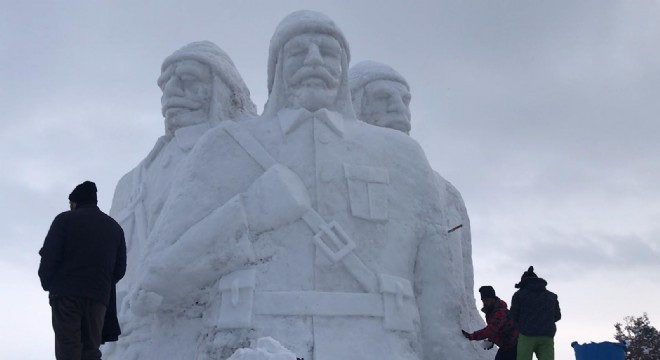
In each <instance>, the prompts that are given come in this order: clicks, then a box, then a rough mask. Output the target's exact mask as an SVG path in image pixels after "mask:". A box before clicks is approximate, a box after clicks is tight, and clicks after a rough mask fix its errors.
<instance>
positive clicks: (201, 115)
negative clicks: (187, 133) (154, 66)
mask: <svg viewBox="0 0 660 360" xmlns="http://www.w3.org/2000/svg"><path fill="white" fill-rule="evenodd" d="M159 84H160V86H161V89H162V90H163V96H162V97H161V100H160V102H161V106H162V112H163V116H165V124H166V126H167V129H168V130H170V131H174V130H176V129H178V128H181V127H184V126H190V125H196V124H199V123H202V122H205V121H208V114H209V107H210V102H211V92H212V84H213V75H212V73H211V70H210V69H209V67H208V66H207V65H205V64H202V63H200V62H199V61H196V60H182V61H179V62H176V63H174V64H172V65H170V66H169V67H168V68H167V69H166V70H165V71H164V72H163V74H162V75H161V81H159Z"/></svg>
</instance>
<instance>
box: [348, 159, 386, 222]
mask: <svg viewBox="0 0 660 360" xmlns="http://www.w3.org/2000/svg"><path fill="white" fill-rule="evenodd" d="M344 172H345V174H346V180H347V181H348V195H349V199H350V202H351V213H352V214H353V216H356V217H359V218H362V219H366V220H371V221H387V219H388V194H387V193H388V188H389V183H390V175H389V172H388V170H387V169H384V168H378V167H373V166H363V165H348V164H344Z"/></svg>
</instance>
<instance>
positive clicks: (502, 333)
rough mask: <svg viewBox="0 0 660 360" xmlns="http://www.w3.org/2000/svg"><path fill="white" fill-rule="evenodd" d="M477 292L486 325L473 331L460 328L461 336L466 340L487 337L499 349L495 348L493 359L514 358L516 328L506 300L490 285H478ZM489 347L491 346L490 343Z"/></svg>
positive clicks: (514, 359) (506, 359)
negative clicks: (469, 331) (498, 295)
mask: <svg viewBox="0 0 660 360" xmlns="http://www.w3.org/2000/svg"><path fill="white" fill-rule="evenodd" d="M479 293H480V294H481V301H482V302H483V304H484V307H483V308H482V309H481V311H483V312H484V314H486V324H487V325H486V327H485V328H483V329H481V330H477V331H475V332H473V333H468V332H467V331H465V330H461V331H462V332H463V336H465V337H466V338H467V339H468V340H484V339H487V340H489V341H490V342H492V343H494V344H495V345H497V346H498V347H499V350H497V355H496V356H495V360H516V353H517V351H516V349H517V345H518V329H516V325H515V323H514V322H513V319H512V318H511V316H509V310H508V309H507V307H506V302H504V301H503V300H501V299H500V298H498V297H497V296H496V295H495V289H493V287H492V286H482V287H480V288H479ZM490 348H492V345H491V347H490ZM490 348H489V349H490Z"/></svg>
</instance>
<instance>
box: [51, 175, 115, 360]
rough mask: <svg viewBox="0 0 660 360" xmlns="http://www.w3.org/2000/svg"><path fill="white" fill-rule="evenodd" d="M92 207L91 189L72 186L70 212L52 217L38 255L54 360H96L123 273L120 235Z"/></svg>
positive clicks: (109, 220)
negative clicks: (113, 293)
mask: <svg viewBox="0 0 660 360" xmlns="http://www.w3.org/2000/svg"><path fill="white" fill-rule="evenodd" d="M96 204H97V199H96V185H95V184H94V183H93V182H91V181H85V182H84V183H82V184H80V185H78V186H76V188H75V189H74V190H73V192H72V193H71V194H70V195H69V205H70V208H71V210H70V211H66V212H63V213H61V214H59V215H57V216H56V217H55V220H53V223H52V225H51V226H50V230H48V234H47V235H46V239H45V240H44V245H43V247H42V248H41V250H40V251H39V255H41V264H40V265H39V279H40V281H41V286H42V287H43V289H44V290H46V291H48V292H49V296H48V298H49V302H50V305H51V309H52V321H53V330H54V331H55V357H56V358H57V359H58V360H63V359H66V360H73V359H75V360H79V359H83V360H87V359H89V360H92V359H101V351H100V350H99V346H100V345H101V332H102V328H103V323H104V317H105V313H106V309H107V308H108V306H109V304H110V297H111V292H112V289H113V287H114V285H115V284H116V283H117V281H119V280H120V279H121V278H122V277H123V276H124V272H125V271H126V242H125V240H124V232H123V230H122V228H121V226H119V224H117V222H116V221H115V220H113V219H112V218H111V217H110V216H108V215H106V214H105V213H103V212H102V211H101V210H100V209H99V208H98V206H97V205H96Z"/></svg>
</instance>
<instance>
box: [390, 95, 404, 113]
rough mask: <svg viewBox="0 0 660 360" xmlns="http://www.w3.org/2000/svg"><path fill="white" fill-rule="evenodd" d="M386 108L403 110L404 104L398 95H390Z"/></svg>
mask: <svg viewBox="0 0 660 360" xmlns="http://www.w3.org/2000/svg"><path fill="white" fill-rule="evenodd" d="M388 105H389V106H388V108H389V109H390V111H405V110H406V108H407V107H406V104H405V103H404V102H403V99H402V98H401V97H400V96H396V95H392V96H390V98H389V103H388Z"/></svg>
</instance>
